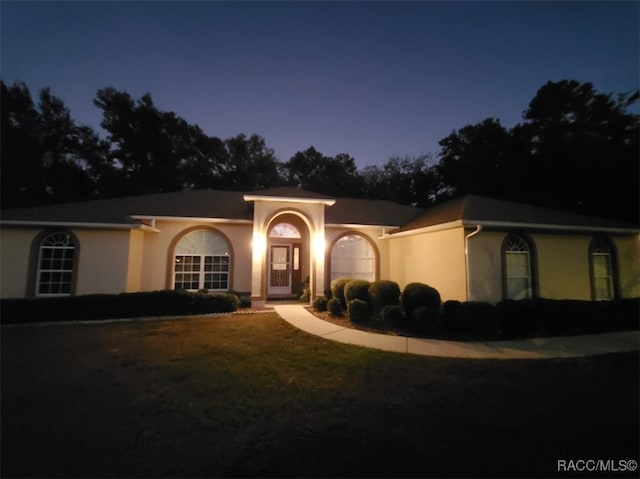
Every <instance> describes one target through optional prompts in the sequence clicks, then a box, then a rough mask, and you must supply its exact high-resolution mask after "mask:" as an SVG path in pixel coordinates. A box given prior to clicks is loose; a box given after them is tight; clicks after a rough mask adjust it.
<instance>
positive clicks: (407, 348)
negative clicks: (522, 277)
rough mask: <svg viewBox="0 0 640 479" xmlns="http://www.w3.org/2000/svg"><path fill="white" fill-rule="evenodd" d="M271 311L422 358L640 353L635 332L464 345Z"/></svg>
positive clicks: (314, 329)
mask: <svg viewBox="0 0 640 479" xmlns="http://www.w3.org/2000/svg"><path fill="white" fill-rule="evenodd" d="M270 306H271V305H270ZM273 308H274V309H275V311H276V312H277V313H278V314H279V315H280V316H281V317H282V318H283V319H284V320H285V321H287V322H288V323H290V324H292V325H293V326H295V327H296V328H299V329H301V330H303V331H306V332H307V333H310V334H314V335H316V336H320V337H323V338H325V339H330V340H332V341H337V342H340V343H345V344H354V345H358V346H365V347H368V348H374V349H381V350H384V351H394V352H399V353H411V354H420V355H423V356H439V357H444V358H475V359H550V358H575V357H584V356H594V355H597V354H609V353H622V352H629V351H638V350H640V336H639V334H638V331H622V332H616V333H605V334H589V335H583V336H565V337H553V338H532V339H522V340H514V341H488V342H475V343H472V342H468V343H467V342H459V341H441V340H436V339H422V338H408V337H405V336H390V335H386V334H378V333H369V332H367V331H360V330H358V329H352V328H345V327H342V326H338V325H336V324H333V323H329V322H327V321H323V320H322V319H320V318H318V317H316V316H314V315H313V314H311V313H310V312H309V311H307V310H306V309H305V308H304V306H301V305H299V304H281V305H277V304H274V305H273Z"/></svg>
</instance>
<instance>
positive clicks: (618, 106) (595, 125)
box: [513, 80, 640, 222]
mask: <svg viewBox="0 0 640 479" xmlns="http://www.w3.org/2000/svg"><path fill="white" fill-rule="evenodd" d="M637 100H638V93H637V92H636V93H635V94H633V95H631V94H622V95H618V97H617V99H614V98H613V96H612V95H611V94H603V93H597V92H596V91H595V90H594V88H593V85H592V84H591V83H579V82H577V81H575V80H571V81H568V80H564V81H560V82H557V83H554V82H548V83H547V84H545V85H544V86H542V87H541V88H540V89H539V90H538V92H537V94H536V96H535V97H534V98H533V100H532V101H531V103H530V104H529V107H528V109H527V110H526V111H525V112H524V115H523V116H524V119H525V122H524V124H522V125H519V126H518V127H517V128H514V131H513V134H514V136H515V135H517V136H519V137H521V138H523V140H524V141H525V142H526V143H527V145H528V148H529V150H528V151H529V158H528V165H527V172H528V179H529V183H528V184H527V188H528V190H529V191H530V193H531V194H532V195H535V196H536V197H538V201H539V202H540V203H542V204H545V205H548V206H558V207H563V208H567V209H572V210H575V211H580V212H585V213H590V214H595V215H600V216H610V217H615V218H619V219H625V220H628V221H636V222H637V221H638V203H639V198H638V189H639V184H638V182H639V181H640V169H639V162H640V150H639V142H638V134H639V126H640V123H639V116H638V115H637V114H635V115H634V114H630V113H628V112H627V110H628V109H629V107H630V106H631V105H633V104H634V102H637Z"/></svg>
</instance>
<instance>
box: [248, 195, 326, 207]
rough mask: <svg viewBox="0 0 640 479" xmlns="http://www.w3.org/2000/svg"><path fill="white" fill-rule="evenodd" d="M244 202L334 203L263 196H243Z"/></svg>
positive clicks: (310, 199) (316, 199)
mask: <svg viewBox="0 0 640 479" xmlns="http://www.w3.org/2000/svg"><path fill="white" fill-rule="evenodd" d="M242 198H243V199H244V201H247V202H248V201H271V202H278V203H308V204H321V205H326V206H333V205H334V204H335V202H336V200H334V199H328V198H327V199H323V198H293V197H291V196H264V195H244V196H243V197H242Z"/></svg>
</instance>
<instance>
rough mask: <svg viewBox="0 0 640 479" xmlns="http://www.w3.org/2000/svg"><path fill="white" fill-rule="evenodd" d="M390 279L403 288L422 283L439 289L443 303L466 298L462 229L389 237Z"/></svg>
mask: <svg viewBox="0 0 640 479" xmlns="http://www.w3.org/2000/svg"><path fill="white" fill-rule="evenodd" d="M385 241H388V242H389V246H388V248H389V250H388V252H389V265H388V269H389V276H388V278H387V279H390V280H392V281H395V282H397V283H398V284H399V285H400V288H401V289H403V288H404V287H405V286H406V285H407V284H408V283H412V282H421V283H426V284H428V285H430V286H433V287H434V288H436V289H437V290H438V292H439V293H440V296H441V298H442V301H447V300H450V299H456V300H459V301H465V300H466V299H467V289H466V263H465V254H464V229H463V228H462V227H459V228H452V229H448V230H442V231H434V232H429V233H421V234H416V235H411V236H403V237H398V238H390V239H387V240H385Z"/></svg>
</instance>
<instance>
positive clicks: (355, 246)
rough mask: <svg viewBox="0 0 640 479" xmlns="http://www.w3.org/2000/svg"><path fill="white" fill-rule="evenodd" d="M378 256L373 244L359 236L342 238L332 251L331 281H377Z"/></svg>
mask: <svg viewBox="0 0 640 479" xmlns="http://www.w3.org/2000/svg"><path fill="white" fill-rule="evenodd" d="M375 267H376V255H375V251H374V250H373V247H372V246H371V243H369V241H367V240H366V239H365V238H363V237H362V236H359V235H347V236H343V237H342V238H340V239H339V240H338V241H337V242H336V244H335V245H334V246H333V249H332V250H331V279H332V280H333V279H336V278H342V277H344V278H352V279H366V280H367V281H375V279H376V278H375Z"/></svg>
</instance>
